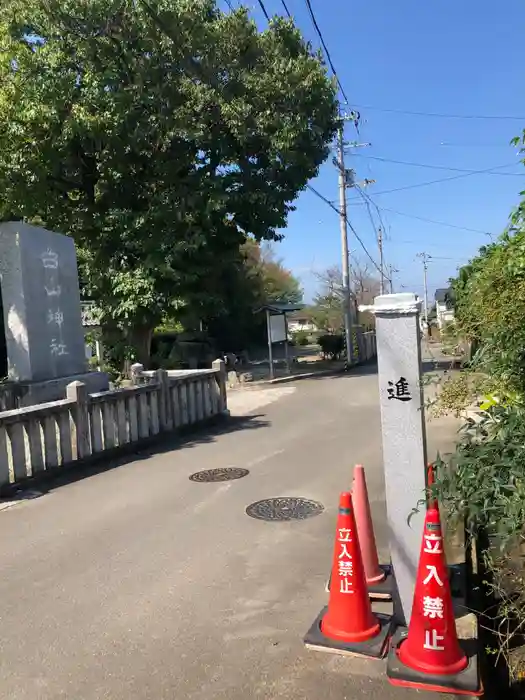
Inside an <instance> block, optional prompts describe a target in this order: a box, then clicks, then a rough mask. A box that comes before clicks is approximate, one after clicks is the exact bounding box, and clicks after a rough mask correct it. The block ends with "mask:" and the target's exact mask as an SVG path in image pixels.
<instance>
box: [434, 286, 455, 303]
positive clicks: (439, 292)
mask: <svg viewBox="0 0 525 700" xmlns="http://www.w3.org/2000/svg"><path fill="white" fill-rule="evenodd" d="M451 291H452V290H451V289H450V287H447V288H446V289H436V293H435V294H434V300H435V301H438V302H440V303H442V304H444V303H445V302H446V301H447V296H450V292H451Z"/></svg>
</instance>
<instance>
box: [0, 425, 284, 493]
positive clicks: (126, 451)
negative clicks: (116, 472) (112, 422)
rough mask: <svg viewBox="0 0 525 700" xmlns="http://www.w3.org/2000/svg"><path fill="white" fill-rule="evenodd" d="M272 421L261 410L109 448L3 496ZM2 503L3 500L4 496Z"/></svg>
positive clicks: (57, 484) (59, 483)
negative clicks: (181, 431) (253, 413)
mask: <svg viewBox="0 0 525 700" xmlns="http://www.w3.org/2000/svg"><path fill="white" fill-rule="evenodd" d="M270 425H271V422H270V421H268V420H265V414H262V413H259V414H255V415H249V416H235V417H228V418H226V417H224V418H223V417H221V418H220V419H215V420H214V421H212V422H209V423H205V424H201V425H198V426H192V428H191V429H187V430H186V431H185V432H184V433H176V432H171V433H163V434H160V435H156V436H155V437H154V438H149V439H147V440H143V441H141V442H137V443H134V444H128V445H124V446H123V447H122V448H115V449H114V450H107V451H105V452H102V453H100V454H98V455H93V456H91V457H89V458H88V459H85V460H82V461H79V462H73V463H72V464H71V465H70V466H66V467H57V468H55V469H49V470H47V471H45V472H42V473H40V474H38V475H37V476H35V477H31V478H29V479H25V480H24V481H21V482H20V483H18V484H15V485H13V486H12V487H11V488H9V489H8V490H6V491H5V493H2V498H5V500H12V499H13V498H17V499H23V498H24V492H28V493H32V494H33V495H32V496H31V497H32V498H35V497H36V496H35V495H34V494H35V492H38V496H41V495H45V494H46V493H48V492H50V491H53V490H55V489H57V488H59V487H60V486H66V485H68V484H73V483H75V482H77V481H81V480H82V479H87V478H89V477H91V476H96V475H97V474H102V473H104V472H107V471H111V470H112V469H116V468H118V467H124V466H126V465H128V464H132V463H134V462H137V461H139V460H145V459H150V458H151V457H155V456H156V455H161V454H166V453H168V452H175V453H176V452H177V451H178V450H182V449H188V448H194V447H199V446H200V445H205V444H208V443H212V442H216V441H217V440H219V439H220V438H221V436H223V435H228V434H229V433H235V432H242V431H245V430H259V429H260V428H268V427H269V426H270ZM0 503H1V499H0Z"/></svg>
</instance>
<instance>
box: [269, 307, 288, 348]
mask: <svg viewBox="0 0 525 700" xmlns="http://www.w3.org/2000/svg"><path fill="white" fill-rule="evenodd" d="M270 328H271V332H272V343H282V342H283V341H285V340H286V323H285V320H284V314H280V315H279V316H270Z"/></svg>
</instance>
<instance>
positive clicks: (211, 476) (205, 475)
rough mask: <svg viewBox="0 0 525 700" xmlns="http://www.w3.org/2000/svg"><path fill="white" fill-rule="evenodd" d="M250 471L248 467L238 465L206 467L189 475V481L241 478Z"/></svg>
mask: <svg viewBox="0 0 525 700" xmlns="http://www.w3.org/2000/svg"><path fill="white" fill-rule="evenodd" d="M249 473H250V472H249V471H248V469H240V468H238V467H225V468H224V469H206V470H204V471H202V472H195V474H192V475H191V476H190V480H191V481H232V480H233V479H242V477H243V476H246V475H247V474H249Z"/></svg>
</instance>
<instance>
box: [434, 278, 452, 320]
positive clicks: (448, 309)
mask: <svg viewBox="0 0 525 700" xmlns="http://www.w3.org/2000/svg"><path fill="white" fill-rule="evenodd" d="M452 298H453V297H452V289H451V288H450V287H448V288H447V289H436V293H435V295H434V299H435V301H436V320H437V324H438V328H439V329H440V330H441V328H443V326H444V325H445V324H447V323H450V321H453V320H454V306H453V303H452Z"/></svg>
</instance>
